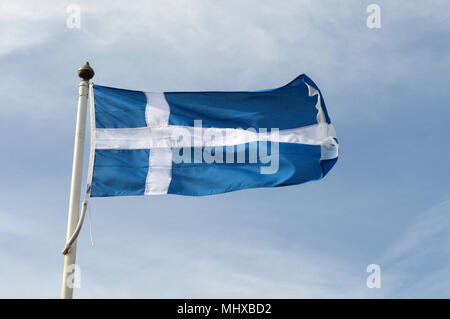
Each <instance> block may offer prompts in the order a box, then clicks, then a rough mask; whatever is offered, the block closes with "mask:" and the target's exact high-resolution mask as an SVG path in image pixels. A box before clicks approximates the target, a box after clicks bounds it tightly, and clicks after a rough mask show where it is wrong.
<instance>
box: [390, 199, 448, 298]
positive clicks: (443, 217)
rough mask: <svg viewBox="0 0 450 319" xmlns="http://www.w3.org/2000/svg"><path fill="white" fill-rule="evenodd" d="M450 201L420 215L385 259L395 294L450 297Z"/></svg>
mask: <svg viewBox="0 0 450 319" xmlns="http://www.w3.org/2000/svg"><path fill="white" fill-rule="evenodd" d="M449 212H450V200H446V201H444V202H442V203H440V204H439V205H436V206H433V207H432V208H430V209H429V210H427V211H426V212H425V213H424V214H422V215H419V216H416V217H414V218H413V220H412V221H411V222H410V224H411V225H410V226H409V227H408V228H407V229H406V230H405V231H404V232H403V233H402V234H401V235H400V236H399V239H398V241H397V242H395V243H394V244H393V245H392V246H391V247H390V248H389V250H388V251H387V252H386V254H385V256H384V260H383V265H384V269H385V276H386V284H385V286H386V288H387V289H388V290H389V291H390V295H391V296H392V297H405V298H414V297H417V298H421V297H422V298H423V297H445V296H447V297H450V215H449Z"/></svg>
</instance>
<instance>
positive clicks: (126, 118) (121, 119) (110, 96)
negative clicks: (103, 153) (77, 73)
mask: <svg viewBox="0 0 450 319" xmlns="http://www.w3.org/2000/svg"><path fill="white" fill-rule="evenodd" d="M94 102H95V127H97V128H127V127H145V126H147V124H146V122H145V108H146V106H147V98H146V97H145V94H144V93H143V92H140V91H130V90H122V89H115V88H110V87H106V86H101V85H94Z"/></svg>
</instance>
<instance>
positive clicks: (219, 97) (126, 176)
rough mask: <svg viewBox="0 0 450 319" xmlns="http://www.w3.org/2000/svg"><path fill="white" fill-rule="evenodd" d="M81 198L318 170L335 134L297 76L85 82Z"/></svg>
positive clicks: (231, 184) (268, 181)
mask: <svg viewBox="0 0 450 319" xmlns="http://www.w3.org/2000/svg"><path fill="white" fill-rule="evenodd" d="M92 94H93V95H94V99H93V103H92V102H91V118H92V125H91V126H92V134H91V135H92V141H91V144H92V145H91V147H92V149H91V164H90V166H91V167H90V174H89V177H88V184H89V185H88V189H89V192H90V196H91V197H105V196H127V195H154V194H180V195H191V196H201V195H211V194H218V193H225V192H230V191H235V190H241V189H246V188H257V187H278V186H287V185H294V184H301V183H304V182H307V181H311V180H318V179H321V178H323V177H324V176H325V175H326V174H327V173H328V171H329V170H330V169H331V168H332V167H333V165H334V164H335V163H336V161H337V158H338V142H337V139H336V133H335V130H334V128H333V125H332V124H331V121H330V118H329V115H328V112H327V109H326V107H325V102H324V100H323V97H322V94H321V92H320V90H319V88H318V87H317V86H316V85H315V84H314V82H313V81H312V80H311V79H310V78H309V77H308V76H306V75H301V76H299V77H297V78H296V79H295V80H293V81H292V82H290V83H289V84H287V85H285V86H283V87H280V88H277V89H271V90H262V91H252V92H249V91H241V92H164V93H149V92H142V91H132V90H125V89H117V88H111V87H106V86H100V85H93V88H91V101H92Z"/></svg>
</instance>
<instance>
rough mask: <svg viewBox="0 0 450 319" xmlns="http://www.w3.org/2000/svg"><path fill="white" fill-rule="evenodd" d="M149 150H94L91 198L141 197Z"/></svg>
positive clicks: (143, 189)
mask: <svg viewBox="0 0 450 319" xmlns="http://www.w3.org/2000/svg"><path fill="white" fill-rule="evenodd" d="M149 152H150V151H149V150H96V151H95V160H94V173H93V177H92V186H91V197H106V196H124V195H143V194H144V191H145V180H146V178H147V173H148V159H149V154H150V153H149Z"/></svg>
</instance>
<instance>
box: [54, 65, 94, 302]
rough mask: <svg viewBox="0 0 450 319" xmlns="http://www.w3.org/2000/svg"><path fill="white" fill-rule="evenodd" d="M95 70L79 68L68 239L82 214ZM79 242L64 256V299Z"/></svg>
mask: <svg viewBox="0 0 450 319" xmlns="http://www.w3.org/2000/svg"><path fill="white" fill-rule="evenodd" d="M94 74H95V73H94V70H93V69H92V68H91V67H90V66H89V62H86V64H85V65H83V66H82V67H80V68H79V69H78V76H79V77H80V79H81V81H80V86H79V91H78V92H79V95H78V114H77V124H76V131H75V145H74V152H73V165H72V182H71V186H70V201H69V216H68V221H67V235H66V241H68V240H69V239H70V237H71V236H72V234H73V232H74V231H75V228H76V226H77V223H78V218H79V215H80V195H81V178H82V174H83V154H84V140H85V135H86V113H87V99H88V92H89V80H90V79H92V78H93V77H94ZM76 245H77V243H76V242H75V243H73V245H72V247H71V248H70V250H69V251H68V252H67V253H66V254H65V257H64V272H63V280H62V288H61V298H62V299H72V297H73V281H74V276H76V274H74V272H75V269H76V267H75V262H76V251H77V246H76Z"/></svg>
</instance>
